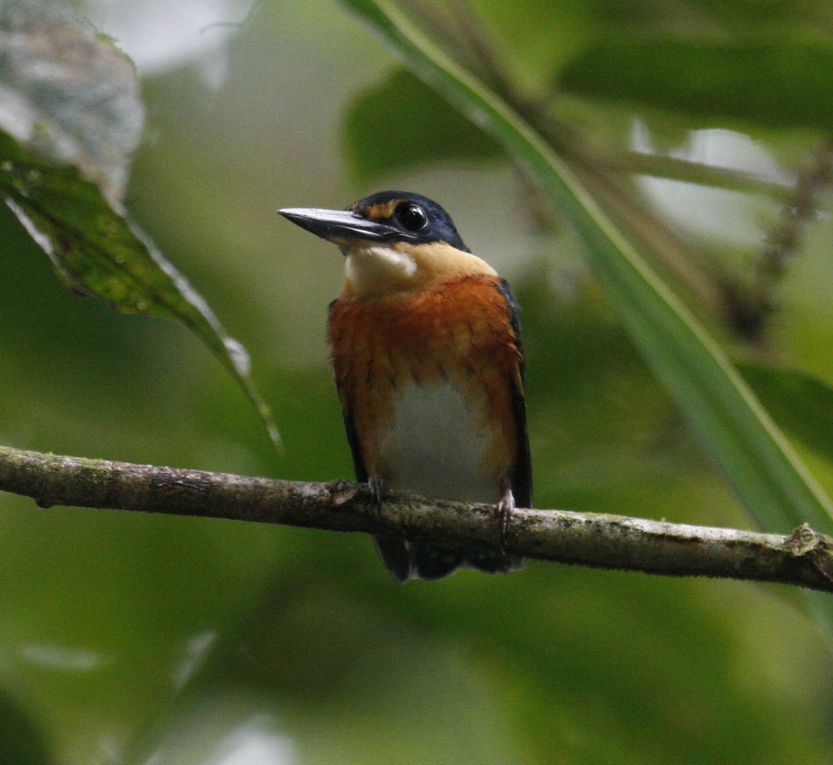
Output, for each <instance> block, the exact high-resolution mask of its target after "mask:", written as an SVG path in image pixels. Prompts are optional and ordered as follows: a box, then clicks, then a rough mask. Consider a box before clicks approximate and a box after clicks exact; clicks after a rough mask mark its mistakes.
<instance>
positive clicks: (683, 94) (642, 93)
mask: <svg viewBox="0 0 833 765" xmlns="http://www.w3.org/2000/svg"><path fill="white" fill-rule="evenodd" d="M831 79H833V39H831V38H829V37H822V36H803V37H799V36H790V37H786V38H780V37H779V38H765V39H757V38H754V39H731V40H723V39H720V40H701V39H689V38H682V37H660V38H652V37H634V36H624V37H623V36H618V37H615V38H609V39H605V40H604V41H601V42H599V43H597V44H595V45H594V46H593V47H592V48H590V49H588V50H587V51H586V52H585V53H584V54H582V55H580V56H578V57H577V58H576V59H574V60H573V61H572V62H570V63H569V64H567V66H566V67H565V68H564V69H563V70H562V71H561V72H560V73H559V78H558V85H559V88H560V89H561V90H563V91H565V92H568V93H573V94H577V95H582V96H587V97H590V98H598V99H602V100H608V101H618V102H624V103H631V104H639V105H644V106H648V107H659V108H662V109H668V110H671V111H675V112H682V113H685V114H689V115H693V116H695V117H701V118H719V119H725V118H730V119H736V120H747V121H750V122H753V123H755V124H756V125H758V126H770V127H796V126H799V127H800V126H814V127H820V128H823V129H825V130H828V129H829V127H830V125H831V123H833V101H832V100H831V99H829V98H826V97H824V96H823V95H822V94H825V93H826V92H827V90H828V89H829V84H830V82H831Z"/></svg>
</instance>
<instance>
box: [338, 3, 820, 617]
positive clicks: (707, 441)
mask: <svg viewBox="0 0 833 765" xmlns="http://www.w3.org/2000/svg"><path fill="white" fill-rule="evenodd" d="M344 3H345V5H346V6H347V7H348V8H349V9H351V10H352V11H353V12H354V13H356V14H357V15H358V16H359V17H360V18H361V19H362V20H363V21H364V22H365V23H367V24H368V25H369V26H370V28H371V29H372V30H373V31H374V32H375V33H376V34H377V35H379V36H380V37H381V38H382V40H383V42H384V43H385V44H387V45H388V46H389V47H390V48H391V50H392V51H393V53H394V54H395V55H396V56H397V57H398V58H399V59H401V60H402V61H403V62H404V63H405V64H407V65H408V66H409V67H410V68H411V69H412V70H413V71H414V72H415V73H416V74H417V76H418V77H420V78H421V79H422V80H423V81H424V82H426V83H427V84H429V85H430V86H431V87H433V88H435V89H436V90H437V91H438V92H439V93H440V94H441V95H442V96H443V97H444V98H446V99H447V100H448V101H449V102H450V103H451V104H452V105H453V106H455V107H456V108H457V109H459V110H460V111H461V112H463V113H464V114H465V115H466V116H468V118H469V119H471V120H473V121H474V122H475V123H476V124H477V125H479V126H481V127H483V128H484V129H485V130H487V131H488V132H489V133H491V135H492V136H493V137H494V138H495V139H497V140H498V141H499V142H500V143H501V144H503V146H504V147H505V148H506V149H507V150H508V151H509V152H510V153H511V154H512V155H513V156H514V157H515V158H516V159H517V160H518V161H519V162H520V163H521V164H522V165H523V166H525V167H526V168H527V169H528V171H529V173H530V175H531V176H532V177H533V179H534V180H535V181H537V183H538V184H539V185H540V186H541V188H542V190H543V191H544V192H545V193H546V194H547V196H548V197H549V199H550V200H551V201H552V203H553V204H554V205H555V206H556V207H557V208H558V209H559V210H560V211H561V212H562V213H563V214H564V215H565V216H566V217H567V218H568V219H569V220H570V221H571V222H572V224H573V226H574V227H575V229H576V231H577V233H578V235H579V237H580V238H581V240H582V241H583V243H584V245H585V247H586V250H587V254H588V257H589V258H590V260H591V263H592V265H593V267H594V270H595V273H596V274H597V277H598V279H599V280H600V282H601V283H602V285H603V287H604V289H605V291H606V293H607V295H608V296H609V298H610V299H611V301H612V302H613V303H614V304H615V305H616V306H617V308H618V309H619V312H620V315H621V316H622V320H623V322H624V323H625V326H626V328H627V329H628V331H629V333H630V335H631V337H632V339H633V341H634V343H635V344H636V345H637V347H638V348H639V349H640V351H641V352H642V354H643V355H644V357H645V358H646V360H647V361H648V362H649V364H650V365H651V367H652V368H653V370H654V372H655V373H656V374H657V376H658V377H659V378H660V380H661V381H662V382H663V383H664V384H665V385H666V387H667V388H668V389H669V391H670V392H671V393H672V395H673V396H674V398H675V399H676V401H677V403H678V405H679V406H680V408H681V409H682V411H683V412H684V413H685V415H686V417H687V419H688V421H689V423H690V425H691V427H692V430H693V431H694V433H695V434H696V435H697V437H698V438H699V440H700V441H701V443H702V444H703V445H704V447H705V448H706V449H707V450H708V451H709V452H710V453H711V455H712V456H713V457H714V459H715V461H716V462H717V464H718V465H719V467H720V469H721V470H722V472H723V473H724V475H725V476H726V478H727V480H728V481H729V483H730V485H731V486H732V488H733V489H734V491H735V493H736V495H737V496H738V499H739V500H740V501H741V502H742V504H743V505H744V507H745V508H746V510H747V511H748V512H749V514H750V515H751V517H752V518H753V519H754V520H755V522H756V523H757V524H758V525H759V526H761V527H762V528H764V529H766V530H769V531H789V530H790V529H791V528H793V527H795V526H797V525H799V524H801V523H804V522H807V523H810V524H811V525H813V526H815V527H816V528H818V529H819V530H822V531H827V532H829V531H831V529H833V504H832V503H831V500H830V498H829V497H828V496H827V495H826V494H825V492H824V491H823V489H822V488H821V487H820V486H819V485H818V483H817V482H816V481H815V479H814V478H813V477H812V475H811V474H810V472H809V470H808V469H807V468H806V466H805V465H804V464H803V462H802V461H801V459H800V458H799V456H798V455H797V454H796V452H795V451H794V449H793V448H792V447H791V445H790V444H789V443H788V442H787V440H786V438H785V437H784V436H783V434H782V433H781V431H780V430H779V429H778V427H777V426H776V425H775V423H774V422H773V421H772V419H771V417H770V416H769V415H768V413H767V412H766V410H765V409H764V408H763V407H762V406H761V404H760V402H759V401H758V399H757V398H756V397H755V395H754V394H753V393H752V391H751V389H750V388H749V386H748V385H747V384H746V383H745V382H744V380H743V379H742V378H741V376H740V375H739V374H738V372H737V371H736V370H735V368H734V367H733V366H732V364H731V363H730V361H729V360H728V358H727V357H726V355H725V353H724V352H723V351H722V350H721V348H720V347H719V346H718V344H717V342H716V341H715V340H714V339H712V338H711V337H710V336H709V334H708V333H707V332H706V330H705V329H704V328H703V327H702V326H701V325H700V324H699V323H698V322H697V321H696V319H695V318H694V317H693V316H692V315H691V313H690V312H689V311H688V310H687V309H686V307H685V306H684V305H683V304H682V303H681V302H680V301H679V299H678V298H677V297H676V296H675V295H674V294H673V293H672V292H671V291H670V290H669V289H668V287H667V286H666V285H665V284H664V283H663V282H662V280H661V279H660V278H659V277H658V276H657V275H656V274H655V273H653V271H652V270H651V269H650V267H649V266H648V265H647V264H646V263H645V262H644V261H643V260H642V258H641V257H640V256H639V254H638V253H637V252H636V251H635V250H634V248H633V247H632V246H631V245H630V244H629V243H628V242H627V241H626V240H625V239H624V238H623V237H622V236H621V235H620V233H619V232H618V231H617V230H616V229H615V227H614V226H613V225H612V224H611V222H610V221H609V220H608V218H607V216H606V215H605V214H604V212H603V211H602V210H601V208H600V207H599V206H598V205H597V204H596V202H595V201H594V200H593V199H592V197H590V196H589V195H588V193H587V192H586V191H585V190H584V189H583V188H582V186H581V184H580V183H579V182H578V181H577V180H576V179H575V177H574V176H573V174H572V173H571V172H570V170H569V169H568V168H567V167H566V166H565V165H564V163H563V162H562V161H561V160H560V159H559V157H558V156H556V155H555V153H554V152H553V151H552V150H551V149H550V147H549V146H548V145H547V144H546V143H545V141H544V140H543V139H542V138H541V137H540V136H538V135H537V134H536V133H535V132H534V131H533V130H532V129H531V128H530V127H529V126H528V125H527V124H526V123H524V121H523V120H522V119H521V118H520V117H519V116H518V115H517V114H515V113H514V112H513V111H512V110H511V109H510V108H509V107H507V106H506V105H505V104H504V103H503V102H502V101H501V100H500V99H499V98H498V97H497V96H495V95H494V94H492V93H491V92H489V91H488V90H487V89H486V88H485V87H483V86H482V85H481V84H480V83H479V82H477V81H476V80H475V79H473V78H472V77H471V76H470V75H469V74H468V73H467V72H465V71H463V70H461V69H460V67H459V66H457V64H455V63H454V62H453V61H452V60H451V59H449V58H448V57H447V56H446V55H445V54H444V53H443V52H442V51H440V50H439V49H438V48H437V47H436V46H435V45H434V44H433V43H432V42H431V41H430V40H429V39H427V38H426V37H425V36H424V35H423V34H422V33H421V32H420V31H419V30H417V29H416V28H415V27H414V26H413V25H412V24H411V23H410V22H409V21H408V20H407V19H406V18H405V17H404V16H403V15H402V14H401V13H400V12H399V11H397V10H396V9H395V8H394V7H393V6H392V5H391V4H390V3H388V2H386V0H344ZM824 618H825V620H826V622H827V624H828V626H829V627H831V628H833V608H830V607H829V606H828V607H826V608H825V610H824Z"/></svg>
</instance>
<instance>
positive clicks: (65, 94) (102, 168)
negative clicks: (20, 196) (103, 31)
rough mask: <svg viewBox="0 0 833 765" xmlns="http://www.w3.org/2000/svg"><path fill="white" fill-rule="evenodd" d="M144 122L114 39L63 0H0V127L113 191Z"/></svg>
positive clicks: (130, 69) (130, 70)
mask: <svg viewBox="0 0 833 765" xmlns="http://www.w3.org/2000/svg"><path fill="white" fill-rule="evenodd" d="M143 122H144V108H143V106H142V102H141V99H140V97H139V83H138V80H137V77H136V70H135V68H134V66H133V63H132V62H131V61H130V59H129V58H127V56H125V55H124V54H123V53H122V52H121V51H119V50H118V48H116V46H115V44H114V43H113V42H112V41H109V40H107V39H105V38H103V37H102V36H100V35H98V34H97V33H96V31H95V29H93V28H92V26H90V25H89V24H86V23H84V22H82V21H80V20H79V19H78V18H76V17H75V16H73V14H72V13H71V12H70V11H69V9H68V8H67V7H66V6H65V5H64V4H63V3H44V2H39V0H0V128H3V129H4V130H6V131H7V132H9V133H11V134H12V135H13V136H14V137H15V138H16V139H17V140H18V141H19V142H20V143H22V144H24V145H27V146H29V147H30V148H31V149H32V150H33V151H34V152H36V153H37V154H39V155H42V156H44V157H46V158H49V159H52V160H56V161H60V162H66V163H70V164H73V165H76V166H77V167H78V168H80V169H81V170H82V171H83V173H84V175H85V177H87V178H88V179H89V180H91V181H94V182H95V183H96V184H98V185H99V186H100V187H101V188H102V189H103V190H104V191H105V193H106V194H107V196H108V198H110V199H114V198H115V199H118V198H120V197H121V193H122V191H123V189H124V184H125V183H126V181H127V172H128V166H129V163H130V158H131V155H132V153H133V151H134V150H135V148H136V146H137V145H138V143H139V139H140V137H141V132H142V124H143Z"/></svg>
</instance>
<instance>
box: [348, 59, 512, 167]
mask: <svg viewBox="0 0 833 765" xmlns="http://www.w3.org/2000/svg"><path fill="white" fill-rule="evenodd" d="M344 139H345V145H346V148H347V152H348V158H349V161H350V165H351V170H352V171H353V173H354V174H355V176H356V178H358V179H359V180H361V181H368V180H372V179H375V178H378V177H379V176H382V175H385V174H386V173H391V172H394V171H397V170H407V169H409V168H413V167H417V166H419V165H422V164H425V163H426V162H431V161H436V160H437V159H438V158H440V157H442V158H448V157H452V158H454V159H458V160H480V159H489V158H492V157H495V156H498V155H499V154H500V147H499V146H498V145H497V144H496V143H495V141H494V140H493V139H492V138H490V137H489V136H488V135H486V134H485V133H483V131H482V130H478V129H477V128H476V127H475V126H474V125H472V123H471V122H470V121H469V120H467V119H465V118H464V117H463V116H461V115H460V113H459V112H457V111H455V110H454V109H449V108H448V105H447V104H446V103H445V102H444V101H442V99H439V98H438V97H437V94H436V93H435V92H434V91H433V90H431V88H429V87H427V86H426V85H425V84H424V83H423V82H421V81H420V80H419V79H417V78H416V77H414V75H413V74H411V73H410V72H409V71H408V70H407V69H403V68H401V67H398V68H396V69H394V70H393V71H392V72H391V73H390V74H389V75H388V76H387V77H386V78H385V79H384V80H383V81H382V82H380V83H379V84H377V85H374V86H373V87H371V88H368V89H367V90H366V91H365V92H364V93H362V94H360V95H359V97H358V98H357V99H355V100H354V101H353V102H352V103H351V105H350V108H349V109H348V111H347V115H346V117H345V124H344Z"/></svg>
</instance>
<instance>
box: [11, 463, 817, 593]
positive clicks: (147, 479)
mask: <svg viewBox="0 0 833 765" xmlns="http://www.w3.org/2000/svg"><path fill="white" fill-rule="evenodd" d="M0 490H4V491H9V492H13V493H15V494H22V495H24V496H27V497H31V498H32V499H34V500H35V502H37V504H39V505H40V506H41V507H49V506H51V505H57V504H60V505H74V506H78V507H96V508H111V509H116V510H132V511H136V512H146V513H166V514H171V515H192V516H199V517H202V518H226V519H231V520H238V521H250V522H258V523H279V524H284V525H287V526H301V527H305V528H316V529H324V530H329V531H354V532H365V533H382V534H401V535H404V536H406V537H412V538H413V537H420V538H423V539H430V540H431V541H434V542H439V543H442V544H446V545H450V546H455V545H456V546H460V545H471V544H477V545H479V546H483V547H492V548H497V547H498V545H499V544H500V542H499V538H500V532H499V522H498V517H497V514H496V512H495V508H494V507H493V506H490V505H479V504H466V503H462V502H449V501H440V500H428V499H425V498H423V497H419V496H416V495H412V494H404V493H397V494H392V495H391V496H390V497H389V498H388V499H387V500H386V502H385V505H384V510H383V511H382V512H379V511H378V510H377V508H376V507H375V505H374V504H373V501H372V498H371V497H370V494H369V492H368V490H367V488H366V487H365V486H363V485H360V484H356V483H352V482H349V481H332V482H330V483H302V482H299V481H279V480H274V479H269V478H252V477H247V476H240V475H233V474H230V473H209V472H205V471H201V470H183V469H177V468H170V467H157V466H153V465H133V464H130V463H126V462H110V461H107V460H95V459H83V458H80V457H62V456H58V455H53V454H41V453H38V452H32V451H23V450H19V449H12V448H9V447H0ZM506 550H507V551H508V552H511V553H516V554H519V555H526V556H528V557H531V558H541V559H545V560H551V561H556V562H560V563H575V564H581V565H586V566H596V567H601V568H619V569H626V570H631V571H644V572H647V573H654V574H665V575H673V576H710V577H723V578H731V579H750V580H757V581H762V582H780V583H783V584H793V585H799V586H802V587H809V588H812V589H817V590H825V591H833V552H831V551H833V539H831V538H830V537H827V536H823V535H821V534H818V533H817V532H815V531H813V530H812V529H810V528H809V527H808V526H801V527H799V528H798V529H796V530H795V531H794V532H793V533H792V534H791V535H789V536H784V535H779V534H760V533H755V532H749V531H739V530H734V529H720V528H710V527H704V526H688V525H683V524H675V523H665V522H662V521H651V520H645V519H641V518H628V517H624V516H620V515H607V514H598V513H578V512H570V511H566V510H527V509H517V510H516V511H515V513H514V514H513V516H512V521H511V524H510V528H509V533H508V537H507V541H506Z"/></svg>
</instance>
